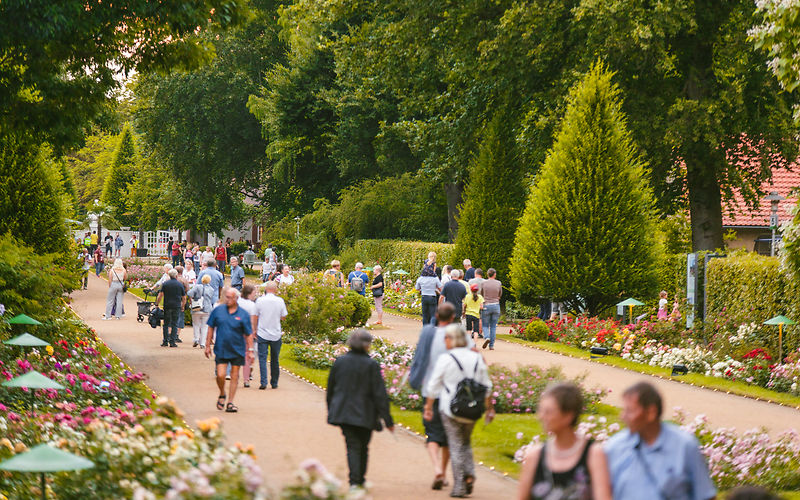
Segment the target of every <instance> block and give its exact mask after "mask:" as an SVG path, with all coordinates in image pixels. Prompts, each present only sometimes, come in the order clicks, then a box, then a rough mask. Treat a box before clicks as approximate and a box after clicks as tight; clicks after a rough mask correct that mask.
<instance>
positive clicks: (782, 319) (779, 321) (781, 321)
mask: <svg viewBox="0 0 800 500" xmlns="http://www.w3.org/2000/svg"><path fill="white" fill-rule="evenodd" d="M764 324H765V325H778V364H782V363H783V325H794V324H796V323H795V322H794V321H793V320H791V319H789V318H787V317H786V316H783V315H779V316H775V317H774V318H772V319H768V320H767V321H765V322H764Z"/></svg>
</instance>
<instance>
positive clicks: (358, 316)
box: [344, 290, 372, 327]
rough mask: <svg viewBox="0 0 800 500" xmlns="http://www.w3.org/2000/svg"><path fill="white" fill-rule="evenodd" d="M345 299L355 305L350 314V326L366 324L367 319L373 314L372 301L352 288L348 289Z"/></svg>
mask: <svg viewBox="0 0 800 500" xmlns="http://www.w3.org/2000/svg"><path fill="white" fill-rule="evenodd" d="M367 293H369V291H367ZM344 299H345V300H346V301H347V303H348V304H350V305H351V306H353V314H352V315H351V316H350V321H349V322H348V326H351V327H353V326H364V325H366V324H367V321H369V317H370V316H372V306H371V304H372V302H371V301H370V299H368V298H366V296H362V295H361V294H360V293H356V292H354V291H352V290H348V291H347V295H345V296H344Z"/></svg>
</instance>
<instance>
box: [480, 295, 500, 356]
mask: <svg viewBox="0 0 800 500" xmlns="http://www.w3.org/2000/svg"><path fill="white" fill-rule="evenodd" d="M481 316H482V319H483V337H484V338H486V339H489V347H494V338H495V335H496V334H497V322H498V321H500V304H484V305H483V313H482V314H481Z"/></svg>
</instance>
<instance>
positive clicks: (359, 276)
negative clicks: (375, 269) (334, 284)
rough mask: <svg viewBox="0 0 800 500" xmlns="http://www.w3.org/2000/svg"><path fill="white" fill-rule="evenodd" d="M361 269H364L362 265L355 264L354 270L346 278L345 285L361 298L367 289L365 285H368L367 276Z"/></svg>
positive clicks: (359, 263)
mask: <svg viewBox="0 0 800 500" xmlns="http://www.w3.org/2000/svg"><path fill="white" fill-rule="evenodd" d="M362 269H364V264H362V263H361V262H356V269H355V271H351V272H350V274H349V275H348V276H347V283H348V284H349V285H350V290H352V291H354V292H356V293H360V294H361V295H362V296H363V295H364V293H365V292H364V291H365V290H366V289H367V283H369V276H367V273H365V272H364V271H362Z"/></svg>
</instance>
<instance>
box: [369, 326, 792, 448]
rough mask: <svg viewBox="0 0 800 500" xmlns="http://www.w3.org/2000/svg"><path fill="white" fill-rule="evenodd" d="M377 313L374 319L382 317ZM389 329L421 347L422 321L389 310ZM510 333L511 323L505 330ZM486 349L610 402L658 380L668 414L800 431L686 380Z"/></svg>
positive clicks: (771, 413)
mask: <svg viewBox="0 0 800 500" xmlns="http://www.w3.org/2000/svg"><path fill="white" fill-rule="evenodd" d="M376 320H377V318H376V317H375V315H374V312H373V317H372V318H371V320H370V322H374V321H376ZM383 323H384V325H385V326H386V327H388V328H387V329H385V330H375V331H374V332H373V333H374V334H375V335H378V336H381V337H383V338H385V339H387V340H391V341H393V342H406V343H408V344H411V345H415V344H416V342H417V338H418V337H419V331H420V329H421V325H422V322H421V321H418V320H414V319H410V318H406V317H403V316H396V315H392V314H384V317H383ZM507 331H508V329H507V327H506V328H503V329H502V330H501V332H502V333H506V332H507ZM484 352H485V355H486V359H487V361H488V362H489V363H490V364H491V363H499V364H501V365H505V366H510V367H514V366H517V365H526V364H535V365H539V366H550V365H559V366H561V368H562V369H563V371H564V373H565V374H566V375H568V376H577V375H581V374H585V375H587V378H586V380H587V382H588V385H589V386H590V387H592V386H595V385H596V386H599V387H604V388H608V389H611V393H610V394H608V396H607V397H606V398H605V402H606V403H608V404H612V405H615V406H620V405H621V400H622V392H623V391H624V390H625V388H626V387H629V386H630V385H632V384H634V383H635V382H638V381H640V380H647V381H649V382H651V383H653V384H655V385H656V386H657V387H658V388H659V390H660V391H661V394H662V396H663V398H664V409H665V410H664V411H665V415H666V416H668V417H669V416H672V409H673V408H674V407H676V406H677V407H681V408H683V409H684V410H686V411H688V412H689V413H690V414H691V415H699V414H705V415H706V416H708V418H709V421H710V423H711V424H712V425H713V426H714V427H735V428H737V429H739V430H740V431H741V430H745V429H751V428H754V427H761V426H764V427H766V428H767V429H769V430H770V433H771V434H773V435H774V434H777V433H779V432H780V431H783V430H784V429H789V428H795V429H800V411H798V410H797V409H794V408H791V407H787V406H780V405H778V404H774V403H766V402H762V401H756V400H753V399H748V398H745V397H741V396H736V395H731V394H726V393H724V392H717V391H713V390H710V389H703V388H699V387H695V386H691V385H688V384H682V383H680V382H676V381H672V380H666V379H661V378H657V377H652V376H648V375H642V374H640V373H637V372H633V371H629V370H624V369H621V368H615V367H612V366H608V365H603V364H600V363H593V362H591V361H587V360H584V359H577V358H572V357H569V356H563V355H560V354H553V353H549V352H546V351H542V350H540V349H532V348H530V347H526V346H523V345H520V344H514V343H511V342H504V341H497V343H496V344H495V350H494V351H489V350H488V349H487V350H486V351H484Z"/></svg>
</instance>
